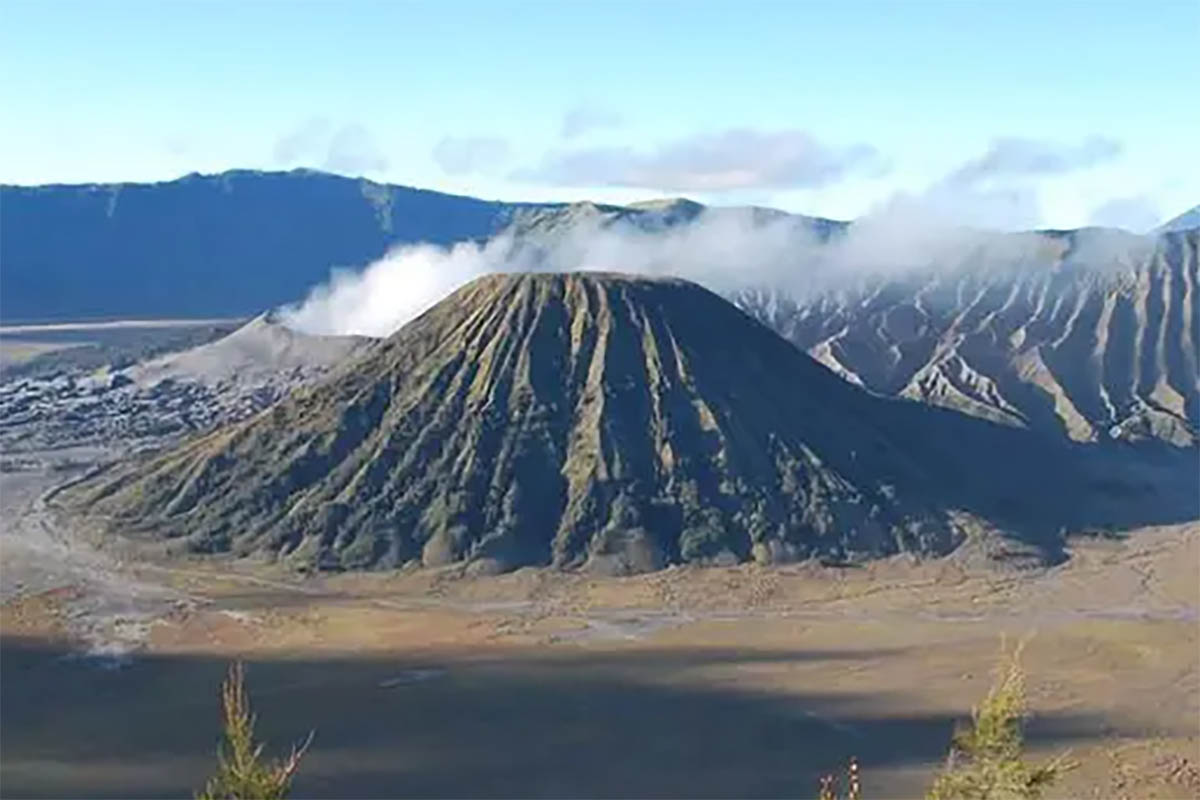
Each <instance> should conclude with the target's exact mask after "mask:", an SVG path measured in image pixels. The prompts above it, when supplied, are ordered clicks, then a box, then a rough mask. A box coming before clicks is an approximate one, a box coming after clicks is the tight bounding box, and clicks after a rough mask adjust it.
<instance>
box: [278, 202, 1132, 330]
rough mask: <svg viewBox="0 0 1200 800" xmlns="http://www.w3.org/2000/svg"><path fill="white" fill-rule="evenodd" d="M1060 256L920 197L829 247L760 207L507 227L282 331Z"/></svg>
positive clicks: (1103, 256) (313, 296) (367, 277)
mask: <svg viewBox="0 0 1200 800" xmlns="http://www.w3.org/2000/svg"><path fill="white" fill-rule="evenodd" d="M1129 240H1136V241H1138V242H1142V243H1143V244H1144V243H1146V242H1149V240H1141V239H1140V237H1129V239H1126V237H1121V241H1120V242H1117V241H1115V240H1114V241H1112V242H1109V241H1107V240H1103V241H1097V242H1093V243H1092V250H1093V251H1094V252H1089V253H1088V257H1089V260H1093V259H1098V260H1110V261H1111V260H1114V259H1116V260H1124V261H1126V262H1127V261H1128V256H1127V255H1126V257H1125V258H1124V259H1122V258H1121V255H1122V254H1120V253H1116V252H1108V251H1110V250H1114V248H1116V249H1121V248H1125V249H1128V248H1129V246H1130V244H1129ZM1138 246H1139V247H1141V246H1143V245H1142V244H1139V245H1138ZM1063 251H1064V245H1063V243H1062V242H1061V240H1055V239H1053V238H1050V237H1047V236H1044V235H1041V234H1037V233H1024V234H1014V233H996V232H985V231H980V230H977V229H969V228H964V227H961V226H959V225H956V224H953V223H950V222H947V221H945V217H943V216H942V215H940V214H936V213H930V208H929V206H928V204H926V203H924V202H921V198H919V197H918V198H915V199H906V198H903V197H901V198H899V199H897V200H893V201H892V202H890V203H888V204H887V205H886V206H883V207H881V208H880V209H877V210H876V211H875V212H873V213H871V214H868V215H867V216H865V217H863V218H861V219H859V220H857V221H856V222H855V223H854V224H853V225H850V226H849V227H847V228H846V229H844V231H842V232H840V233H835V234H834V235H833V236H832V237H831V238H829V239H828V241H826V240H824V239H823V238H822V237H821V236H820V235H819V234H818V232H817V230H816V229H815V228H814V227H813V225H812V224H810V223H809V222H806V221H805V220H803V218H797V217H790V216H787V215H780V216H778V217H771V218H769V219H766V220H764V219H763V215H762V214H761V212H755V211H753V210H752V209H709V210H707V211H705V212H704V213H702V214H701V215H700V217H698V218H697V219H696V220H694V221H693V222H691V223H688V224H681V225H679V226H676V227H672V228H667V229H665V230H663V229H657V230H644V229H642V228H639V227H637V226H635V225H633V224H629V223H627V222H622V221H620V220H616V221H614V220H613V218H612V217H605V216H603V215H602V214H601V213H600V212H596V215H595V216H593V217H587V218H584V219H582V220H580V219H578V218H575V219H573V220H570V221H569V222H568V223H567V224H564V225H562V226H561V227H559V228H557V229H551V230H550V231H549V232H543V233H541V234H538V235H535V236H533V237H530V236H524V235H520V234H514V233H512V232H506V233H504V234H502V235H500V236H498V237H496V238H494V239H492V240H490V241H489V242H487V243H486V244H478V243H473V242H464V243H460V244H457V245H454V246H452V247H449V248H446V247H440V246H436V245H428V244H421V245H409V246H402V247H398V248H396V249H395V250H393V251H391V252H390V253H388V255H386V256H385V257H384V258H382V259H380V260H379V261H376V262H375V263H373V264H371V265H369V266H368V267H366V268H365V269H363V270H362V271H357V272H356V271H351V270H337V271H335V272H334V274H333V275H332V276H331V279H330V281H329V282H328V283H326V284H323V285H321V286H318V287H316V288H315V289H313V291H312V292H311V293H310V294H309V296H308V297H307V298H306V299H305V300H304V301H303V302H302V303H300V304H299V305H297V306H292V307H289V308H285V309H282V314H283V320H284V322H285V324H287V325H288V326H289V327H292V328H294V329H296V330H300V331H303V332H306V333H312V334H359V335H366V336H386V335H388V334H390V333H392V332H393V331H395V330H396V329H398V328H399V327H400V326H401V325H403V324H404V323H406V322H408V321H409V320H410V319H413V318H414V317H416V316H417V315H419V314H420V313H421V312H423V311H425V310H426V309H428V308H429V307H430V306H432V305H433V304H435V303H436V302H437V301H439V300H441V299H442V298H443V297H445V296H446V295H447V294H448V293H450V292H451V291H453V290H454V289H456V288H457V287H459V286H461V285H463V284H465V283H467V282H469V281H471V280H473V279H474V278H477V277H479V276H481V275H485V274H489V273H495V272H565V271H579V270H592V271H594V270H601V271H612V272H624V273H634V274H642V275H671V276H675V277H681V278H687V279H689V280H693V281H696V282H697V283H700V284H702V285H705V286H707V287H708V288H710V289H712V290H714V291H717V292H722V293H735V292H739V291H741V290H759V289H764V288H765V289H770V290H779V291H782V292H784V293H786V294H788V295H790V296H792V297H793V298H796V299H801V298H803V297H805V296H810V295H811V294H813V293H814V292H817V291H820V290H822V289H825V288H829V287H831V286H836V285H837V284H838V283H839V282H844V281H846V280H847V279H850V280H852V279H855V278H860V277H865V276H880V277H896V276H900V275H903V274H906V273H909V272H911V271H914V270H923V269H928V268H941V269H948V268H959V267H964V266H969V267H972V268H981V269H989V270H995V269H1014V268H1022V267H1029V266H1040V267H1041V268H1045V267H1046V266H1047V265H1049V264H1052V263H1055V262H1056V261H1058V260H1059V259H1060V258H1061V257H1062V255H1063Z"/></svg>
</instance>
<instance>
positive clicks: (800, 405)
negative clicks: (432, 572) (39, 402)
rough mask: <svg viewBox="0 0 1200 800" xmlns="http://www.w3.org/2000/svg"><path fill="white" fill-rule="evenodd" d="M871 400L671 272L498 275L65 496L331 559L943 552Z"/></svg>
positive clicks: (181, 529)
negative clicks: (335, 369) (242, 412)
mask: <svg viewBox="0 0 1200 800" xmlns="http://www.w3.org/2000/svg"><path fill="white" fill-rule="evenodd" d="M884 402H886V401H881V400H876V399H874V398H869V397H868V396H867V395H866V394H865V393H863V392H862V391H861V390H858V389H856V388H854V387H852V386H849V385H848V384H846V383H845V382H843V381H841V380H840V379H839V378H837V377H836V376H834V375H833V374H832V373H830V372H829V371H827V370H826V369H825V368H823V367H821V366H819V365H818V364H816V363H815V362H813V361H812V360H811V359H809V358H808V357H807V356H805V355H804V354H802V353H800V352H799V351H798V350H796V349H795V348H794V347H793V346H792V345H790V344H788V343H787V342H785V341H784V340H783V339H781V338H779V337H778V336H777V335H776V334H774V333H772V332H771V331H770V330H768V329H767V328H766V327H764V326H762V325H761V324H759V323H758V322H755V321H754V320H752V319H751V318H750V317H748V316H746V315H745V314H743V313H742V312H741V311H739V310H737V309H736V308H735V307H734V306H732V305H731V304H729V303H727V302H726V301H724V300H722V299H721V298H719V297H718V296H716V295H714V294H712V293H711V292H709V291H707V290H705V289H702V288H701V287H699V286H697V285H695V284H692V283H688V282H685V281H680V280H649V279H641V278H632V277H625V276H621V275H610V274H596V273H578V274H567V275H563V274H536V275H531V274H522V275H497V276H491V277H486V278H481V279H479V280H477V281H475V282H473V283H471V284H469V285H467V286H465V287H463V288H462V289H460V290H458V291H457V292H455V293H454V294H453V295H451V296H450V297H448V298H447V299H445V300H444V301H442V302H441V303H439V304H438V305H437V306H435V307H434V308H432V309H431V310H429V311H428V312H427V313H425V314H424V315H422V316H421V317H420V318H418V319H417V320H415V321H413V322H412V323H410V324H409V325H407V326H405V327H404V328H403V329H401V330H400V331H399V332H397V333H396V334H395V335H393V336H392V337H391V338H390V339H388V340H386V341H384V342H381V343H379V344H378V345H375V346H374V347H372V348H370V349H368V351H367V352H366V353H365V355H363V356H362V357H361V358H359V359H358V360H356V361H354V362H353V363H351V364H348V365H346V366H345V367H344V368H343V369H342V370H341V371H340V373H338V374H335V375H334V376H333V377H331V378H330V379H329V380H328V381H326V382H324V383H323V384H320V385H318V386H316V387H314V388H310V389H304V390H300V391H299V392H297V393H296V394H294V395H292V396H290V397H289V398H287V399H285V400H283V401H281V402H280V403H279V404H278V405H276V406H275V407H273V408H272V409H271V410H269V411H267V412H264V413H263V414H261V415H259V416H258V417H255V418H253V419H251V420H249V421H247V422H245V423H242V424H239V425H237V426H234V427H232V428H228V429H225V430H222V431H218V432H216V433H213V434H211V435H209V436H206V437H204V438H201V439H198V440H195V441H192V442H190V443H188V444H186V445H184V446H182V447H180V448H178V449H177V450H175V451H173V452H170V453H168V454H166V455H164V456H161V457H159V458H157V459H156V460H154V461H151V462H149V463H145V464H142V465H140V466H136V467H133V468H131V469H129V470H128V471H127V472H126V473H125V474H124V475H118V476H116V477H114V478H112V479H109V480H107V481H106V482H105V483H104V484H103V485H100V486H97V487H89V488H86V489H85V490H84V492H83V493H82V495H81V496H82V497H83V499H84V500H85V501H86V502H87V503H89V504H94V506H95V507H97V508H98V509H100V510H102V511H104V512H106V513H112V514H116V515H117V516H118V517H119V518H124V519H138V520H150V521H152V522H153V524H154V527H155V529H156V530H157V531H159V532H160V533H164V534H166V535H168V536H174V537H184V536H186V537H187V541H188V542H189V544H190V545H191V546H192V547H193V548H195V549H198V550H202V551H214V550H224V549H233V550H234V551H235V552H244V553H249V552H253V551H268V552H270V553H276V554H279V555H282V556H285V557H287V558H289V559H293V560H298V561H301V562H305V563H312V562H315V563H318V564H320V565H322V566H330V567H339V566H340V567H345V568H354V567H365V566H370V565H389V564H397V563H402V562H404V561H406V560H409V559H421V560H422V561H423V562H424V563H425V564H441V563H447V562H451V561H455V560H466V559H470V560H475V559H483V560H487V563H489V564H490V565H491V566H493V567H497V566H498V567H500V568H511V567H515V566H519V565H526V564H547V563H554V564H559V565H566V566H569V565H579V564H583V563H585V562H590V563H591V564H594V565H596V566H598V567H602V568H605V569H617V570H626V569H628V570H642V569H650V568H654V567H657V566H660V565H662V564H664V563H667V562H672V561H680V560H682V561H701V560H709V559H714V558H715V559H731V558H734V557H736V558H739V559H744V558H748V557H752V556H753V557H758V558H760V559H766V558H779V557H783V556H787V557H800V556H806V555H810V554H818V553H828V554H834V555H845V554H848V553H861V554H874V555H882V554H887V553H892V552H896V551H899V550H913V551H919V552H923V553H942V552H946V551H948V550H949V549H951V548H952V547H953V545H954V544H955V543H956V541H957V538H958V537H957V536H956V534H955V532H954V529H953V526H952V525H951V524H950V523H949V522H948V520H947V518H946V516H945V515H944V514H943V513H942V512H940V511H938V510H935V509H934V508H933V507H932V506H930V505H927V504H926V503H925V501H926V500H928V499H929V498H930V496H931V495H930V494H927V493H926V492H924V491H923V490H922V489H923V488H924V487H926V486H927V482H926V481H925V480H924V479H923V477H922V474H921V472H920V470H919V469H918V468H917V467H916V466H915V465H914V464H913V463H911V462H910V461H909V460H908V459H907V458H906V457H905V455H904V454H903V453H902V452H901V451H900V448H898V447H895V446H893V445H892V444H891V442H890V441H889V438H888V437H887V436H886V435H885V434H884V433H883V432H882V431H881V430H878V429H876V428H875V427H873V425H872V420H871V419H870V415H869V414H867V413H864V412H865V410H866V407H865V406H864V405H863V404H864V403H867V404H870V403H884ZM897 487H900V488H899V489H898V488H897Z"/></svg>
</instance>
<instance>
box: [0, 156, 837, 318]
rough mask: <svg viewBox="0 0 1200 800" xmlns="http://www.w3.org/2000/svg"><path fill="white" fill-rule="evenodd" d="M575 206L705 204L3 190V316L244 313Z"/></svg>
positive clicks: (671, 217)
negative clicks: (341, 277) (381, 263)
mask: <svg viewBox="0 0 1200 800" xmlns="http://www.w3.org/2000/svg"><path fill="white" fill-rule="evenodd" d="M573 208H574V209H579V210H581V211H582V212H583V213H586V212H588V211H592V210H597V209H598V210H601V211H603V212H604V213H610V214H619V215H621V216H622V217H623V218H626V219H632V218H637V219H638V220H639V224H640V225H644V226H646V227H654V226H661V227H669V226H671V225H675V224H678V223H680V222H686V221H689V220H690V219H692V218H694V217H695V216H696V215H697V214H699V212H700V211H701V210H703V208H704V207H703V206H701V205H699V204H696V203H687V202H671V203H667V204H660V203H646V204H641V205H637V206H631V207H628V208H620V207H615V206H594V205H593V204H591V203H580V204H575V205H574V206H571V205H567V204H561V203H544V204H538V203H505V202H495V201H489V200H480V199H477V198H474V197H462V196H458V195H450V194H442V193H440V192H433V191H427V190H424V189H414V188H411V187H407V186H394V185H389V184H380V183H375V182H373V181H369V180H365V179H356V178H346V177H342V176H338V175H331V174H327V173H322V172H315V171H312V170H293V171H291V172H257V171H248V170H233V171H230V172H224V173H221V174H219V175H197V174H193V175H188V176H186V177H183V178H180V179H178V180H174V181H167V182H163V183H151V184H138V183H111V184H85V185H47V186H33V187H25V186H0V233H2V235H0V264H2V265H3V269H2V271H0V319H3V320H4V321H5V322H8V323H11V322H18V321H48V320H65V319H71V320H78V319H90V318H110V317H122V316H129V317H196V316H200V317H204V316H214V317H218V316H251V315H254V314H258V313H260V312H262V311H264V310H266V309H269V308H272V307H274V306H277V305H279V304H281V303H287V302H293V301H296V300H299V299H301V298H303V297H304V295H305V294H306V292H307V291H308V290H309V289H310V288H312V287H313V286H314V285H316V284H318V283H321V282H323V281H325V280H327V279H328V277H329V272H330V269H331V268H334V267H361V266H364V265H366V264H368V263H370V262H372V261H374V260H376V259H378V258H379V257H380V256H382V255H384V253H386V252H387V251H388V249H389V248H391V247H393V246H395V245H399V244H406V243H415V242H431V243H435V244H449V243H452V242H458V241H463V240H467V239H484V238H487V237H490V236H492V235H493V234H495V233H497V232H499V231H501V230H503V229H505V228H507V227H508V226H509V225H511V224H513V223H514V222H516V221H519V220H521V219H527V220H528V224H530V225H534V226H536V223H537V220H538V219H539V215H541V214H551V215H552V216H555V217H556V218H558V216H557V215H558V214H560V213H561V212H570V211H571V209H573ZM763 213H770V214H782V213H783V212H778V211H769V212H768V211H766V210H763ZM821 222H824V223H826V224H835V223H828V222H827V221H821Z"/></svg>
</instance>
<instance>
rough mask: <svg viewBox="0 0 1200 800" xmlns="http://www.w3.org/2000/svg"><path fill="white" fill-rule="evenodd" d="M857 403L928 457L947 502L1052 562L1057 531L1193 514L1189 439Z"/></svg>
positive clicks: (1196, 454) (1057, 554)
mask: <svg viewBox="0 0 1200 800" xmlns="http://www.w3.org/2000/svg"><path fill="white" fill-rule="evenodd" d="M860 402H862V403H863V405H864V409H863V412H862V413H869V414H871V415H872V417H873V418H874V419H875V420H876V422H877V424H878V425H880V426H881V427H883V428H885V429H886V430H887V432H888V435H889V436H890V437H891V438H892V440H893V442H895V443H896V444H897V445H898V446H899V447H900V448H901V449H903V450H904V451H905V452H906V453H907V454H908V455H909V456H910V457H912V459H913V460H914V461H915V462H918V463H921V464H922V465H935V466H934V467H933V469H932V474H931V477H932V478H934V480H935V481H936V484H937V487H938V490H939V493H940V497H941V499H942V502H943V503H944V504H946V505H948V506H950V507H955V508H961V509H963V510H966V511H970V512H971V513H973V514H975V515H977V516H979V517H982V518H984V519H986V520H988V521H990V522H992V523H994V524H995V525H997V526H998V527H1000V528H1001V529H1003V531H1004V532H1005V533H1006V534H1009V535H1011V536H1012V537H1013V538H1015V539H1018V540H1020V541H1022V542H1024V543H1026V544H1028V545H1032V546H1034V547H1036V548H1038V549H1039V550H1040V551H1041V553H1042V555H1043V556H1044V557H1045V558H1047V559H1048V560H1049V561H1051V562H1057V561H1060V560H1061V559H1062V558H1063V557H1064V551H1063V546H1064V545H1065V539H1064V533H1068V532H1070V533H1083V534H1087V533H1095V534H1101V533H1103V534H1108V533H1119V532H1121V531H1124V530H1129V529H1134V528H1139V527H1143V526H1149V525H1166V524H1173V523H1179V522H1187V521H1190V520H1194V519H1200V491H1197V488H1196V487H1197V486H1200V451H1198V450H1197V449H1195V448H1181V447H1175V446H1172V445H1167V444H1163V443H1160V442H1144V443H1136V444H1132V443H1125V442H1102V443H1079V442H1071V441H1068V440H1066V439H1064V438H1057V437H1051V436H1047V435H1045V434H1043V433H1040V432H1035V431H1029V430H1024V429H1020V428H1012V427H1009V426H1007V425H1002V424H999V423H993V422H988V421H986V420H980V419H977V418H974V417H971V416H968V415H966V414H962V413H959V412H957V411H952V410H949V409H942V408H937V407H934V406H929V405H925V404H922V403H917V402H913V401H905V400H883V399H880V398H876V397H867V396H866V395H864V396H863V398H861V401H860ZM896 478H897V481H898V482H899V483H900V484H901V485H903V483H904V481H905V480H906V477H905V476H903V475H897V476H896Z"/></svg>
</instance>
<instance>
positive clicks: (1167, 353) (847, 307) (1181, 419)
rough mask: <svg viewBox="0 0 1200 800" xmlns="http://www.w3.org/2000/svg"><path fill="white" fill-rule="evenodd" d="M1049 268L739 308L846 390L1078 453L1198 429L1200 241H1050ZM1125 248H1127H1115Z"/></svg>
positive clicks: (744, 301)
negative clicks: (1065, 441)
mask: <svg viewBox="0 0 1200 800" xmlns="http://www.w3.org/2000/svg"><path fill="white" fill-rule="evenodd" d="M1042 236H1043V237H1044V239H1045V242H1046V252H1045V253H1044V254H1043V255H1044V258H1039V259H1034V260H1031V261H1028V262H1013V263H1008V264H1004V265H1001V266H1000V267H997V266H996V265H995V264H992V265H989V266H988V267H986V268H984V267H979V266H977V265H973V264H972V262H971V260H970V258H969V257H968V258H966V259H964V261H963V263H961V264H957V265H954V266H953V267H946V268H940V269H937V270H926V271H918V272H911V273H907V274H905V275H902V276H899V277H894V278H890V279H886V280H878V279H876V280H863V281H860V282H858V284H857V285H855V286H847V287H843V288H840V289H837V290H831V291H829V292H826V293H823V294H820V295H818V296H816V297H815V298H812V299H807V300H804V301H800V302H797V301H795V300H792V299H789V297H788V296H785V295H781V294H780V293H778V292H773V291H770V290H763V291H747V292H743V293H741V294H739V295H738V296H737V300H738V302H739V304H740V305H741V306H742V307H743V308H745V309H747V310H748V311H750V312H751V313H753V314H754V315H755V316H757V317H758V318H759V319H761V320H763V321H764V322H766V323H767V324H769V325H770V326H771V327H773V328H774V329H775V330H777V331H779V332H780V333H781V334H782V335H784V336H785V337H786V338H788V339H789V340H791V341H792V342H794V343H795V344H796V345H798V346H799V347H800V348H802V349H804V350H806V351H807V352H809V353H810V354H812V355H813V356H814V357H815V358H817V359H818V360H819V361H821V362H823V363H825V364H826V365H827V366H829V367H830V368H831V369H833V370H834V371H835V372H837V373H839V374H841V375H843V376H844V377H846V378H847V379H848V380H850V381H851V382H853V383H856V384H859V385H861V386H864V387H866V388H868V389H870V390H871V391H874V392H878V393H880V394H884V395H891V396H899V397H907V398H912V399H916V400H921V401H924V402H927V403H932V404H934V405H940V406H946V407H949V408H953V409H956V410H960V411H964V412H966V413H969V414H973V415H976V416H979V417H983V418H986V419H991V420H995V421H998V422H1002V423H1005V424H1011V425H1018V426H1023V427H1029V428H1032V429H1035V430H1042V431H1050V432H1054V433H1060V434H1065V435H1066V436H1068V437H1069V438H1071V439H1073V440H1075V441H1097V440H1104V439H1120V440H1126V441H1136V440H1144V439H1159V440H1163V441H1166V442H1169V443H1171V444H1174V445H1178V446H1195V445H1196V443H1197V431H1198V430H1200V390H1198V386H1197V361H1198V355H1197V347H1198V346H1200V294H1198V289H1197V283H1198V279H1197V275H1198V272H1197V270H1198V263H1200V261H1198V256H1197V253H1198V250H1200V231H1197V230H1191V231H1187V232H1183V233H1168V234H1163V235H1161V236H1159V237H1157V238H1155V239H1141V238H1140V237H1132V236H1127V237H1126V236H1121V235H1120V234H1118V233H1117V232H1114V231H1089V230H1081V231H1070V232H1063V233H1049V234H1042ZM1114 237H1119V239H1114Z"/></svg>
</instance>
